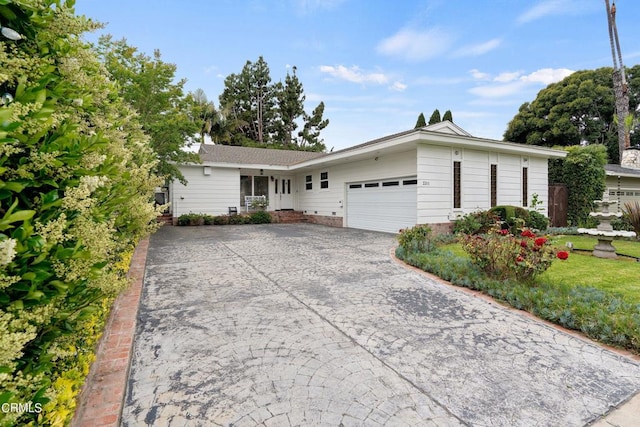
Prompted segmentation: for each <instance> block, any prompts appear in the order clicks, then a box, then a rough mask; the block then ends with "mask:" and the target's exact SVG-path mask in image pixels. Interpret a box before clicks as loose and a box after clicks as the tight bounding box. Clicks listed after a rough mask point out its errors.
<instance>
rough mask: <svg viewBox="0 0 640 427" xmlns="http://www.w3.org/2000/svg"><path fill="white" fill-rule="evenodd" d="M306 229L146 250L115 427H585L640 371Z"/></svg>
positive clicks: (196, 239)
mask: <svg viewBox="0 0 640 427" xmlns="http://www.w3.org/2000/svg"><path fill="white" fill-rule="evenodd" d="M394 244H395V242H394V236H392V235H389V234H384V233H375V232H367V231H361V230H352V229H340V228H329V227H323V226H318V225H312V224H287V225H284V224H282V225H280V224H269V225H261V226H256V225H244V226H224V227H214V226H210V227H164V228H162V229H161V230H160V231H159V232H158V233H156V234H155V235H154V236H152V238H151V243H150V249H149V255H148V259H147V270H146V273H145V279H144V290H143V295H142V301H141V305H140V309H139V314H138V328H137V332H136V338H135V343H134V356H133V360H132V362H131V368H130V376H129V384H128V390H127V396H126V401H125V407H124V410H123V414H122V423H123V425H125V426H139V425H153V426H169V425H171V426H183V425H189V426H191V425H196V426H197V425H202V426H231V425H233V426H255V425H265V426H289V425H291V426H298V425H299V426H317V425H327V426H341V425H342V426H351V425H367V426H369V425H371V426H377V425H389V426H396V425H398V426H402V425H406V426H527V427H529V426H584V425H587V424H589V423H590V422H592V421H593V420H595V419H597V418H599V417H600V416H601V415H603V414H605V413H606V412H608V411H609V410H610V409H611V408H613V407H615V406H617V405H619V404H621V403H622V402H625V401H626V400H628V399H630V398H631V397H632V396H633V395H635V394H637V393H638V392H639V391H640V363H638V362H636V361H634V360H631V359H629V358H626V357H624V356H621V355H619V354H617V353H614V352H611V351H609V350H607V349H605V348H602V347H600V346H598V345H595V344H593V343H591V342H589V341H587V340H585V339H581V338H579V337H575V336H572V335H569V334H567V333H564V332H562V331H560V330H558V329H555V328H553V327H550V326H548V325H546V324H544V323H541V322H538V321H536V320H535V319H531V318H530V317H527V316H524V315H522V314H520V313H518V312H515V311H513V310H508V309H505V308H504V307H502V306H500V305H497V304H495V303H492V302H490V301H487V300H485V299H482V298H478V297H475V296H473V295H470V294H467V293H465V292H461V291H460V290H457V289H455V288H452V287H450V286H446V285H444V284H441V283H439V282H437V281H434V280H432V279H430V278H428V277H426V276H425V275H422V274H419V273H417V272H414V271H411V270H409V269H406V268H404V267H403V266H401V265H398V264H397V263H395V262H393V261H392V260H391V258H390V250H391V248H392V247H393V246H394Z"/></svg>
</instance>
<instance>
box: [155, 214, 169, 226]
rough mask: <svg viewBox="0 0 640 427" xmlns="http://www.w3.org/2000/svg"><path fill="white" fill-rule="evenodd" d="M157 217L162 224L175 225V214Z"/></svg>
mask: <svg viewBox="0 0 640 427" xmlns="http://www.w3.org/2000/svg"><path fill="white" fill-rule="evenodd" d="M156 219H157V221H158V222H159V223H160V224H162V225H173V215H171V214H162V215H159V216H158V217H157V218H156Z"/></svg>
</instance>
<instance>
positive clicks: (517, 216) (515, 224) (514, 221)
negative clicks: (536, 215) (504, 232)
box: [489, 205, 529, 234]
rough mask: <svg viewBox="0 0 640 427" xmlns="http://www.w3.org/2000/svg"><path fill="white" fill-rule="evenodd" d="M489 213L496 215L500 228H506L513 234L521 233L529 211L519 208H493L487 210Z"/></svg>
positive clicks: (506, 206)
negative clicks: (500, 224) (500, 223)
mask: <svg viewBox="0 0 640 427" xmlns="http://www.w3.org/2000/svg"><path fill="white" fill-rule="evenodd" d="M489 212H491V213H494V214H496V215H498V217H499V218H500V221H501V222H502V224H503V227H502V228H508V229H509V230H510V231H511V232H512V233H513V234H517V233H519V232H520V231H522V228H523V227H524V226H525V224H526V223H527V221H528V220H529V211H528V210H526V209H525V208H522V207H520V206H511V205H503V206H494V207H492V208H491V209H489Z"/></svg>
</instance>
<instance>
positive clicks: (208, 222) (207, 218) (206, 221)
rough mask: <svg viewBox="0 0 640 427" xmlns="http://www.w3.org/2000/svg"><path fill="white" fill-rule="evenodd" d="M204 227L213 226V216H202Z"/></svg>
mask: <svg viewBox="0 0 640 427" xmlns="http://www.w3.org/2000/svg"><path fill="white" fill-rule="evenodd" d="M202 220H203V222H204V225H213V215H202Z"/></svg>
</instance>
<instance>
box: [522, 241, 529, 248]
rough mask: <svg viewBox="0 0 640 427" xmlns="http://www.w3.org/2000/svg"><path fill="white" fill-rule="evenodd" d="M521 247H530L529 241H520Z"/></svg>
mask: <svg viewBox="0 0 640 427" xmlns="http://www.w3.org/2000/svg"><path fill="white" fill-rule="evenodd" d="M520 246H522V247H523V248H526V247H527V246H529V245H528V244H527V241H526V240H521V241H520Z"/></svg>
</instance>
